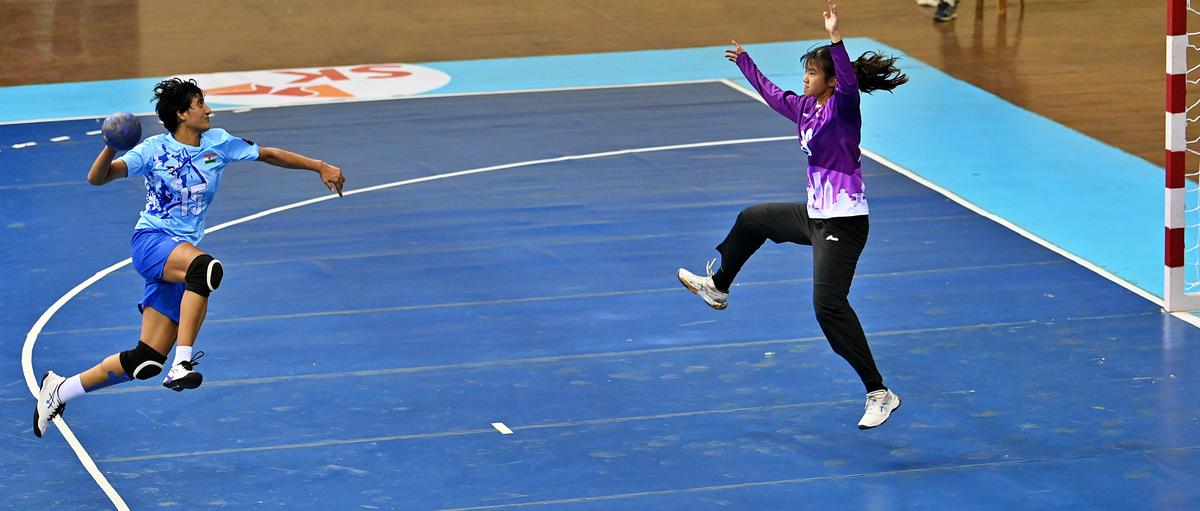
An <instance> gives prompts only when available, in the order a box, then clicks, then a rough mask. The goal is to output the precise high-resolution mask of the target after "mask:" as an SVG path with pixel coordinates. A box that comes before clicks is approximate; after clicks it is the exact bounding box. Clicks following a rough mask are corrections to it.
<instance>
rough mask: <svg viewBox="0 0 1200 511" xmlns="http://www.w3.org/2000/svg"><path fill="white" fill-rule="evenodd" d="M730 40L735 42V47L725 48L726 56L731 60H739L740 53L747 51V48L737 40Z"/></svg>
mask: <svg viewBox="0 0 1200 511" xmlns="http://www.w3.org/2000/svg"><path fill="white" fill-rule="evenodd" d="M730 42H732V43H733V49H732V50H725V58H727V59H729V61H730V62H737V59H738V55H741V54H743V53H746V50H745V49H744V48H742V45H740V44H738V42H737V41H730Z"/></svg>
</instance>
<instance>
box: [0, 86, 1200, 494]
mask: <svg viewBox="0 0 1200 511" xmlns="http://www.w3.org/2000/svg"><path fill="white" fill-rule="evenodd" d="M143 122H144V123H145V124H146V125H147V126H151V125H153V126H157V123H155V122H154V121H153V120H152V119H150V118H144V119H143ZM152 123H153V124H152ZM214 125H216V126H219V127H223V128H225V129H228V130H229V131H231V132H232V133H235V134H238V135H241V136H244V137H247V138H250V139H252V140H254V141H255V142H257V143H260V144H262V145H266V146H277V147H284V148H288V149H292V150H296V151H299V152H302V153H305V154H308V155H310V156H314V157H318V158H321V159H325V160H328V161H330V162H333V163H335V164H337V165H339V166H341V167H342V169H343V170H344V171H345V172H346V175H347V190H348V191H357V192H356V193H353V194H349V195H347V196H346V197H344V198H340V199H334V200H326V201H322V202H316V203H313V204H309V205H304V206H302V207H297V208H294V209H288V210H286V211H280V212H277V213H274V214H270V215H267V216H262V217H260V218H255V219H252V220H249V221H246V222H244V223H240V224H237V225H233V226H230V227H228V228H222V229H221V230H218V231H216V232H210V234H209V236H207V237H206V238H205V239H204V241H203V243H202V245H201V246H202V248H204V249H205V250H207V251H209V252H211V253H213V254H214V255H216V256H218V257H219V258H220V259H221V260H222V261H223V262H224V264H225V267H226V272H227V273H226V278H225V283H224V285H223V286H222V288H221V290H220V291H219V292H218V293H216V294H215V295H214V297H213V299H212V301H211V304H210V307H209V315H208V320H207V321H206V323H205V325H204V329H203V331H202V332H201V336H200V339H199V342H198V343H197V346H198V348H199V349H202V350H204V351H206V352H207V355H206V356H205V357H204V359H203V360H202V363H201V365H200V367H199V369H200V370H201V371H202V372H204V374H205V377H206V381H205V384H204V386H202V387H201V388H200V389H198V390H195V391H188V392H184V393H174V392H170V391H167V390H165V389H163V388H161V387H160V386H158V384H157V382H155V381H152V382H137V383H129V384H125V385H122V386H117V387H113V388H110V389H106V390H104V391H101V392H98V393H96V394H94V395H89V396H86V397H84V398H81V399H78V400H76V401H73V402H72V403H70V405H69V406H68V408H67V411H66V414H65V417H66V420H67V423H68V424H69V425H70V427H71V430H72V431H73V432H74V434H75V435H76V436H77V437H78V441H79V443H80V444H81V445H82V447H83V448H84V449H86V451H87V456H88V457H90V459H92V460H94V462H95V464H96V466H97V467H98V468H99V471H100V472H101V473H102V474H103V476H104V478H105V479H106V480H107V482H108V483H109V484H111V486H112V488H113V490H114V491H115V493H116V494H117V495H119V499H121V500H122V501H123V502H124V503H125V504H127V505H128V506H129V507H130V508H132V509H155V508H175V509H200V508H230V509H265V508H269V509H428V510H435V509H555V510H558V509H562V510H566V509H572V510H574V509H578V510H583V509H588V510H608V509H630V510H635V509H647V510H659V509H689V510H699V509H739V510H745V509H879V510H887V509H996V510H1008V509H1195V508H1197V507H1200V487H1198V486H1197V485H1196V484H1195V483H1196V481H1198V480H1200V464H1197V463H1196V461H1197V459H1198V458H1200V441H1198V440H1197V438H1198V436H1197V433H1198V432H1200V427H1198V420H1200V414H1197V412H1196V409H1195V408H1193V401H1194V399H1191V397H1192V396H1195V395H1196V394H1197V393H1198V392H1200V384H1197V382H1196V381H1195V379H1194V378H1193V377H1192V374H1191V373H1190V369H1192V368H1195V367H1196V366H1197V364H1198V363H1200V331H1197V329H1196V328H1195V327H1193V326H1191V325H1188V324H1187V323H1185V322H1183V321H1181V320H1179V319H1176V318H1174V317H1172V316H1169V315H1165V314H1163V313H1161V312H1160V310H1159V307H1158V306H1157V305H1155V304H1153V303H1151V302H1150V301H1148V300H1146V299H1144V298H1141V297H1139V296H1137V295H1136V294H1134V293H1132V292H1130V291H1127V290H1126V289H1124V288H1122V287H1120V286H1118V285H1117V284H1115V283H1113V282H1110V281H1109V280H1106V279H1104V278H1102V277H1100V276H1098V275H1097V274H1095V273H1093V272H1091V271H1088V270H1086V269H1084V268H1083V267H1081V266H1079V265H1077V264H1075V263H1073V262H1071V261H1069V260H1067V259H1066V258H1064V257H1062V256H1059V255H1057V254H1055V253H1053V252H1051V251H1049V250H1047V249H1045V248H1043V247H1042V246H1040V245H1038V244H1036V243H1034V242H1032V241H1029V240H1027V239H1025V238H1023V237H1021V236H1019V235H1017V234H1015V233H1013V232H1011V231H1009V230H1007V229H1005V228H1004V227H1002V226H1000V225H998V224H996V223H994V222H992V221H990V220H987V219H985V218H983V217H980V216H978V215H977V214H975V213H972V212H971V211H970V210H968V209H966V208H964V207H963V206H960V205H959V204H957V203H955V202H952V201H951V200H949V199H947V198H945V197H943V196H941V195H939V194H937V193H934V192H933V191H930V190H928V189H926V188H924V187H922V186H920V185H918V184H917V183H915V182H913V181H911V180H909V179H908V178H906V177H904V176H902V175H901V174H899V173H897V172H896V171H894V170H892V169H889V168H887V167H885V166H883V165H881V164H879V163H878V162H874V161H870V160H868V159H866V158H864V160H863V166H864V174H865V175H866V180H867V186H868V194H869V197H870V200H871V210H872V211H871V213H872V214H871V218H872V226H871V231H872V232H871V238H870V241H869V242H868V246H867V250H866V252H865V254H864V256H863V258H862V261H861V263H860V265H859V268H858V275H857V279H856V281H855V284H854V290H853V292H852V295H851V301H852V303H853V304H854V305H855V308H856V310H857V312H858V315H859V316H860V318H862V320H863V323H864V327H865V328H866V330H867V332H868V337H869V338H870V340H871V345H872V349H873V351H874V353H875V356H876V359H877V360H878V362H879V365H880V369H881V370H882V372H883V374H884V377H885V382H886V383H887V384H889V385H890V386H891V387H892V388H893V389H894V390H895V391H896V392H897V393H899V394H900V395H901V396H902V397H903V399H904V406H903V407H902V408H901V409H900V410H899V411H897V412H896V414H895V415H894V416H893V418H892V419H891V421H889V422H888V423H887V424H886V425H884V426H883V427H881V428H879V429H876V430H871V431H859V430H858V429H856V427H855V423H856V421H857V420H858V418H859V415H860V414H861V411H862V401H863V389H862V386H861V384H860V383H859V382H858V380H857V378H856V377H855V375H854V373H853V372H852V371H851V369H850V368H849V366H848V365H847V364H846V363H844V362H843V361H842V360H841V359H840V358H838V357H837V356H836V355H835V354H833V353H832V351H831V350H830V349H829V347H828V345H827V344H826V342H825V340H824V337H823V336H822V335H821V332H820V329H819V327H818V326H817V324H816V321H815V320H814V319H813V311H812V306H811V303H810V298H809V295H810V293H811V287H810V284H811V280H810V279H809V277H810V275H811V268H810V266H811V261H812V258H811V253H810V251H809V249H808V248H807V247H799V246H794V245H774V244H770V243H768V244H767V245H765V246H764V247H763V248H762V249H761V250H760V251H759V252H758V253H757V254H756V255H755V257H754V258H753V259H752V260H751V261H750V263H749V264H748V265H747V266H746V268H745V270H744V271H743V272H742V274H741V275H740V276H739V278H738V282H737V284H736V286H735V288H734V289H733V291H732V294H731V295H730V307H729V309H728V310H725V311H721V312H716V311H712V310H710V309H708V308H707V307H706V306H705V305H704V304H703V303H702V302H700V301H699V299H697V298H696V297H695V296H693V295H692V294H690V293H688V292H687V291H686V290H684V289H683V288H682V287H681V286H679V284H678V282H677V281H676V280H675V276H674V272H675V269H676V268H677V267H679V266H685V267H689V268H691V269H692V270H693V271H700V270H702V269H703V266H704V262H705V261H706V260H707V259H709V258H711V257H715V256H716V252H715V251H714V249H713V247H714V246H715V245H716V244H717V243H719V242H720V241H721V239H722V238H723V237H724V235H725V232H726V231H727V229H728V228H729V226H730V225H732V222H733V220H734V218H735V216H736V215H737V213H738V211H740V210H741V209H742V208H744V207H746V206H750V205H753V204H757V203H761V202H770V201H800V200H803V195H804V191H803V190H804V174H803V168H804V160H803V153H801V151H800V150H799V148H798V144H797V143H796V142H795V140H794V139H790V138H788V137H789V136H790V135H794V128H792V127H791V125H790V124H788V123H787V121H786V120H784V119H782V118H780V117H779V116H777V115H776V114H774V113H773V112H771V111H770V110H769V109H767V108H766V107H764V106H763V105H761V104H760V103H758V102H756V101H754V100H752V99H750V98H748V97H747V96H746V95H744V94H742V93H741V92H739V91H737V90H734V89H733V88H731V87H730V86H728V85H726V84H723V83H697V84H687V85H662V86H652V87H628V88H612V89H597V90H574V91H562V92H539V93H523V94H504V95H480V96H464V97H442V98H424V99H409V100H394V101H381V102H363V103H347V104H330V105H318V106H305V107H287V108H272V109H256V110H253V111H250V112H244V113H232V112H220V113H219V114H218V115H217V116H216V117H215V118H214ZM93 129H97V128H96V122H95V121H92V120H85V121H61V122H50V123H39V124H18V125H7V126H0V139H7V138H16V134H17V133H18V132H19V133H20V134H21V135H22V136H24V135H29V136H30V137H31V138H36V137H43V136H55V135H57V134H61V133H70V134H78V135H79V136H76V137H75V138H74V139H73V140H71V141H68V142H63V143H59V144H54V145H48V144H44V145H40V146H37V147H33V148H29V149H27V150H23V151H5V152H4V153H2V154H0V162H3V165H2V166H3V168H5V169H6V170H11V169H18V168H20V169H36V171H31V172H19V173H18V172H10V171H9V172H2V173H0V197H3V202H0V208H3V210H2V211H0V213H3V218H4V220H5V225H4V226H0V227H3V228H2V229H0V240H2V242H3V246H4V247H5V250H3V251H0V261H2V262H3V263H4V267H6V268H8V271H7V273H8V276H7V277H6V278H5V281H6V285H5V286H3V288H4V289H2V290H0V297H2V299H3V303H4V304H5V307H4V308H3V310H0V315H2V317H3V322H2V325H3V330H2V331H0V334H2V335H0V349H3V350H4V352H5V353H10V354H15V353H18V352H20V350H21V347H22V343H23V342H26V339H27V333H28V332H29V331H30V329H31V328H35V327H34V325H35V322H36V321H37V319H38V318H39V316H41V315H42V314H43V313H44V311H46V310H47V309H48V308H50V307H51V304H53V303H54V301H55V300H56V299H58V297H59V296H63V295H64V294H66V293H68V292H69V291H70V290H71V289H72V288H73V287H75V286H76V285H77V284H79V283H81V282H83V281H85V280H86V279H88V278H89V277H92V276H93V275H94V274H95V273H96V272H98V271H101V270H103V269H105V268H107V267H109V266H111V265H113V264H116V263H119V262H120V261H122V260H123V259H125V258H127V257H128V239H129V236H130V234H131V229H132V225H133V223H134V221H135V219H136V213H137V211H139V210H140V209H141V207H142V204H143V189H142V185H141V183H140V180H125V181H118V182H116V183H113V184H110V185H108V186H105V187H101V188H94V187H89V186H88V185H86V184H85V183H84V181H83V176H84V174H85V173H86V169H87V166H88V164H89V163H90V162H91V161H92V159H93V158H94V157H95V154H96V152H97V151H98V149H99V143H98V142H97V141H96V140H95V139H94V138H91V139H89V138H88V137H86V136H82V134H83V133H84V132H86V131H88V130H93ZM151 131H154V130H151ZM705 142H721V143H718V144H701V143H705ZM673 146H678V147H673ZM628 150H636V151H628ZM622 151H624V152H622ZM576 156H578V157H579V158H564V157H576ZM545 160H549V161H545ZM507 164H512V165H507ZM473 169H480V171H479V172H474V173H463V174H461V175H447V174H449V173H453V172H458V171H467V170H473ZM226 172H227V173H226V174H225V178H224V179H223V181H222V189H221V191H220V192H219V194H218V199H217V201H216V204H215V205H214V206H213V209H212V210H211V212H210V216H209V226H210V228H211V227H213V226H217V225H218V224H222V223H224V222H227V221H232V220H236V219H240V218H243V217H246V216H248V215H252V214H255V213H258V212H261V211H265V210H269V209H271V208H274V207H278V206H283V205H287V204H292V203H296V202H298V201H303V200H306V199H309V198H312V197H317V196H321V195H322V193H321V192H322V187H321V184H320V182H319V181H318V180H317V179H316V178H315V175H313V174H311V173H308V172H304V171H285V170H280V169H276V168H273V167H269V166H267V165H264V164H260V163H244V164H234V165H232V166H230V167H229V168H228V169H227V171H226ZM428 176H437V178H435V179H430V180H424V181H417V182H407V181H408V180H415V179H417V178H423V177H428ZM393 183H394V184H396V186H380V185H388V184H393ZM375 186H379V187H378V188H375V189H372V188H370V187H375ZM141 286H142V281H141V279H140V277H138V276H137V274H136V273H135V272H134V271H133V269H132V268H131V267H129V266H127V265H126V266H121V267H119V268H117V269H115V271H113V272H112V273H111V274H109V275H107V276H104V277H103V278H100V279H99V280H97V281H96V282H95V283H94V284H92V285H90V286H88V287H86V288H84V289H83V290H82V291H81V292H79V294H78V295H77V296H74V297H73V298H72V299H70V300H69V301H66V302H65V304H62V306H61V308H58V309H57V310H56V312H55V313H54V314H53V315H52V316H50V317H49V321H48V322H46V323H45V325H44V328H42V329H41V330H40V332H37V334H38V335H36V336H32V339H33V340H34V341H35V342H36V344H34V345H33V349H32V352H31V356H32V369H33V373H34V374H36V375H39V376H40V375H41V373H42V372H44V371H46V370H50V369H53V370H55V371H57V372H59V373H60V374H64V375H70V374H74V373H75V372H78V371H81V370H83V369H86V368H88V367H90V366H91V365H92V364H94V363H96V362H97V361H99V360H100V358H102V357H103V356H105V355H107V354H110V353H114V352H117V351H121V350H124V349H127V348H128V347H130V346H132V345H133V344H134V343H135V342H136V341H137V336H138V322H139V317H138V314H137V311H136V309H135V307H134V303H135V302H136V299H137V298H138V297H139V296H140V291H141ZM0 375H2V376H3V378H2V379H0V384H3V386H2V387H0V418H2V419H3V420H4V422H5V424H7V425H8V427H7V428H5V429H6V432H5V433H4V435H5V437H6V440H5V442H4V446H5V447H4V449H5V454H6V455H5V456H4V461H3V462H0V495H3V498H2V499H0V507H4V508H8V509H33V508H53V509H102V508H107V507H112V505H113V504H112V501H111V500H110V496H107V495H106V494H105V493H104V491H102V489H101V486H100V485H98V484H97V483H96V482H94V481H93V478H92V476H90V475H89V474H88V472H87V471H86V470H85V469H84V468H83V466H82V465H81V463H80V461H79V459H78V458H77V457H76V454H75V453H74V452H72V450H71V447H69V446H68V445H67V443H66V442H64V441H63V436H62V434H61V432H60V431H59V430H58V429H57V428H52V430H51V431H50V432H49V433H48V434H47V437H46V438H43V439H36V438H34V436H33V434H32V430H31V424H30V416H31V415H32V414H31V411H32V408H33V404H34V402H33V400H32V399H30V398H29V389H28V388H27V387H26V385H25V380H24V377H23V376H22V375H21V372H20V369H19V368H18V367H16V364H6V365H5V367H4V368H3V370H2V372H0ZM492 423H503V424H504V425H506V426H507V427H508V428H511V430H512V431H513V433H512V434H509V435H503V434H501V433H500V432H499V431H498V430H497V429H496V428H494V427H493V426H492Z"/></svg>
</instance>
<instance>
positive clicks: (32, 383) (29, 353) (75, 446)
mask: <svg viewBox="0 0 1200 511" xmlns="http://www.w3.org/2000/svg"><path fill="white" fill-rule="evenodd" d="M795 139H796V136H795V135H792V136H786V137H765V138H742V139H734V140H717V141H712V142H695V143H691V144H677V145H667V146H656V147H640V148H634V149H621V150H617V151H605V152H599V153H589V154H577V155H572V156H560V157H558V158H546V159H542V160H529V161H523V162H517V163H506V164H503V165H493V166H490V167H480V168H477V169H469V170H460V171H458V172H449V173H446V174H437V175H433V176H426V177H419V178H414V179H405V180H403V181H394V182H391V183H385V184H381V185H375V186H369V187H367V188H360V189H358V190H351V191H348V192H345V193H344V194H343V195H345V196H351V195H357V194H360V193H367V192H374V191H378V190H385V189H388V188H396V187H399V186H406V185H411V184H417V183H424V182H427V181H437V180H440V179H449V178H452V177H459V176H467V175H471V174H482V173H485V172H494V171H497V170H506V169H515V168H519V167H531V166H534V165H544V164H547V163H561V162H566V161H574V160H587V159H593V158H606V157H609V156H621V155H626V154H637V153H652V152H659V151H673V150H678V149H695V148H699V147H716V146H726V145H739V144H756V143H761V142H779V141H784V140H795ZM336 198H338V196H337V195H323V196H321V197H314V198H312V199H308V200H304V201H300V202H295V203H292V204H287V205H284V206H279V207H276V208H271V209H268V210H265V211H260V212H258V213H255V214H253V215H247V216H244V217H242V218H238V219H236V220H230V221H228V222H225V223H223V224H221V225H218V226H216V227H213V228H211V229H207V230H206V233H213V232H217V231H220V230H222V229H226V228H229V227H233V226H235V225H238V224H243V223H246V222H249V221H251V220H257V219H259V218H262V217H265V216H268V215H273V214H275V213H280V212H283V211H287V210H289V209H296V208H299V207H303V206H308V205H310V204H316V203H318V202H324V201H327V200H333V199H336ZM132 262H133V259H132V258H128V259H125V260H123V261H120V262H117V263H115V264H113V265H112V266H109V267H108V268H105V269H103V270H100V271H99V272H96V274H95V275H92V276H91V277H90V278H88V279H87V280H85V281H83V282H80V283H79V285H77V286H75V287H74V288H71V290H70V291H68V292H67V294H65V295H63V296H62V297H60V298H59V299H58V300H57V301H55V302H54V304H53V305H51V306H50V308H48V309H46V311H45V312H43V313H42V315H41V317H39V318H38V320H37V321H36V322H34V324H33V327H32V328H30V329H29V333H28V334H26V335H25V344H24V345H23V346H22V347H21V371H22V372H23V373H24V375H25V384H26V385H27V386H28V387H29V393H30V394H32V395H33V397H34V399H37V397H38V385H37V380H36V379H34V376H33V346H34V345H35V344H37V338H38V335H39V334H41V332H42V329H43V328H45V326H46V323H49V322H50V318H52V317H54V314H55V313H57V312H58V310H59V309H61V308H62V307H63V306H64V305H66V304H67V302H68V301H70V300H71V299H72V298H74V297H75V296H77V295H78V294H79V293H81V292H83V290H84V289H87V288H88V287H89V286H91V285H92V284H95V283H96V282H98V281H99V280H100V279H102V278H104V277H106V276H108V275H109V274H111V273H112V272H115V271H117V270H119V269H121V268H123V267H125V266H126V265H128V264H130V263H132ZM54 424H55V425H56V426H58V430H59V431H61V432H62V434H63V438H65V439H66V440H67V443H68V444H70V445H71V449H72V450H74V451H75V455H76V456H77V457H79V461H80V462H81V463H83V466H84V468H85V469H87V471H88V473H89V474H91V475H92V478H93V479H95V480H96V484H98V485H99V486H100V489H102V490H104V493H105V494H106V495H108V498H109V499H110V500H111V501H112V503H113V505H114V506H116V508H117V509H118V510H120V511H129V507H128V506H127V505H126V504H125V501H124V500H122V499H121V496H120V495H119V494H117V491H116V489H114V488H113V486H112V485H111V484H109V482H108V479H106V478H105V477H104V474H103V473H101V472H100V469H99V468H97V467H96V463H95V462H94V461H93V460H92V457H91V455H89V454H88V453H87V451H86V450H85V449H84V448H83V445H82V444H80V443H79V440H78V439H77V438H75V434H74V433H72V432H71V429H70V428H69V427H68V426H67V423H66V421H64V420H63V419H62V416H59V417H55V418H54Z"/></svg>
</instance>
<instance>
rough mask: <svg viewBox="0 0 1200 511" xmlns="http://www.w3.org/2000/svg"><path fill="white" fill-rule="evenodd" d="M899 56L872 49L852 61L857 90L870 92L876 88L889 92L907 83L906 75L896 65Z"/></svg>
mask: <svg viewBox="0 0 1200 511" xmlns="http://www.w3.org/2000/svg"><path fill="white" fill-rule="evenodd" d="M897 60H899V57H889V56H887V55H884V54H882V53H877V52H873V51H869V52H866V53H864V54H862V55H860V56H859V57H858V60H855V61H854V76H855V77H856V78H858V90H860V91H863V92H865V93H867V94H870V93H872V92H874V91H877V90H885V91H888V92H891V91H892V89H895V88H896V87H899V86H901V85H904V84H906V83H908V75H906V74H904V73H901V72H900V68H898V67H896V61H897Z"/></svg>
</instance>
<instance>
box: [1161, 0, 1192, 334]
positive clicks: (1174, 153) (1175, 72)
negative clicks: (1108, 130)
mask: <svg viewBox="0 0 1200 511" xmlns="http://www.w3.org/2000/svg"><path fill="white" fill-rule="evenodd" d="M1190 4H1191V0H1167V95H1166V98H1167V101H1166V107H1167V108H1166V120H1167V124H1166V218H1165V220H1166V230H1165V233H1166V236H1165V238H1166V240H1165V255H1166V257H1165V263H1166V269H1165V282H1164V285H1163V303H1164V305H1165V308H1166V310H1167V311H1169V312H1176V311H1186V310H1200V244H1198V241H1197V236H1196V231H1197V229H1198V228H1200V210H1198V209H1197V205H1196V202H1197V200H1196V199H1197V197H1200V188H1198V186H1197V181H1196V179H1197V177H1200V169H1197V171H1196V172H1188V170H1187V168H1188V160H1189V158H1188V153H1191V154H1193V155H1200V152H1197V150H1198V149H1200V137H1198V138H1197V139H1196V140H1189V139H1188V133H1187V128H1188V124H1189V120H1188V113H1189V111H1190V110H1192V107H1194V106H1195V105H1189V104H1188V95H1187V87H1188V82H1189V80H1188V71H1189V68H1188V62H1187V61H1188V58H1187V57H1188V51H1189V47H1190V45H1189V44H1188V31H1187V18H1188V13H1189V12H1195V11H1193V10H1192V7H1191V5H1190ZM1196 110H1197V114H1196V117H1197V118H1198V119H1200V108H1197V109H1196ZM1192 143H1194V144H1195V145H1196V147H1189V145H1192ZM1191 159H1192V160H1193V161H1200V158H1191Z"/></svg>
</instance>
